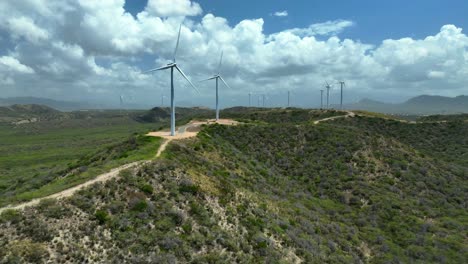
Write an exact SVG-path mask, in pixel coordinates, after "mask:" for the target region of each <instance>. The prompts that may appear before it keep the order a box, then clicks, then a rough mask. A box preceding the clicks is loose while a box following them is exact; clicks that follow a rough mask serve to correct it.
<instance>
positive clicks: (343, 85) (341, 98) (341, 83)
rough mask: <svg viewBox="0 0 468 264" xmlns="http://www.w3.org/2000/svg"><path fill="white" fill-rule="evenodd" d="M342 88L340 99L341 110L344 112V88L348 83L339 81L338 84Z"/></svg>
mask: <svg viewBox="0 0 468 264" xmlns="http://www.w3.org/2000/svg"><path fill="white" fill-rule="evenodd" d="M338 83H339V84H340V86H341V97H340V110H343V88H344V87H345V86H346V82H344V81H339V82H338Z"/></svg>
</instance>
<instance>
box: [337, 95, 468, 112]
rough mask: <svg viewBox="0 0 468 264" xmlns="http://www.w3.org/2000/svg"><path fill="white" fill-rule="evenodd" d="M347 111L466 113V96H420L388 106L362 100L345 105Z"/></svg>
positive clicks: (467, 100) (388, 104)
mask: <svg viewBox="0 0 468 264" xmlns="http://www.w3.org/2000/svg"><path fill="white" fill-rule="evenodd" d="M345 108H347V109H359V110H366V111H372V112H380V113H388V114H409V115H434V114H458V113H468V96H466V95H460V96H457V97H444V96H431V95H421V96H417V97H413V98H411V99H409V100H407V101H406V102H403V103H399V104H390V103H384V102H379V101H375V100H371V99H363V100H361V101H359V102H358V103H355V104H350V105H346V106H345Z"/></svg>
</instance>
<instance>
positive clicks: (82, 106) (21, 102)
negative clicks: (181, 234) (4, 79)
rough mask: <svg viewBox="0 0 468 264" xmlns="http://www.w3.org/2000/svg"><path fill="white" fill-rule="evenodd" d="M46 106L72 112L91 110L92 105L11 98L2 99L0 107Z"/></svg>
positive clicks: (29, 98)
mask: <svg viewBox="0 0 468 264" xmlns="http://www.w3.org/2000/svg"><path fill="white" fill-rule="evenodd" d="M15 104H17V105H45V106H48V107H51V108H55V109H59V110H62V111H72V110H79V109H85V108H89V107H90V105H89V104H87V103H79V102H67V101H58V100H53V99H48V98H38V97H11V98H0V106H9V105H15Z"/></svg>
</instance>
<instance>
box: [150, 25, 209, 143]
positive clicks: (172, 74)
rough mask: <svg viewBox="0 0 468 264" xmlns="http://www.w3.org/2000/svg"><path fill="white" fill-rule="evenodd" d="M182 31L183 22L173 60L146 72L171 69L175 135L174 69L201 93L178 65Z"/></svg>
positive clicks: (172, 124) (173, 133) (172, 132)
mask: <svg viewBox="0 0 468 264" xmlns="http://www.w3.org/2000/svg"><path fill="white" fill-rule="evenodd" d="M181 31H182V24H181V25H180V27H179V35H178V36H177V43H176V47H175V50H174V57H173V59H172V62H170V63H168V64H167V65H166V66H162V67H160V68H156V69H152V70H149V71H147V72H146V73H149V72H155V71H162V70H167V69H171V136H175V102H174V69H176V70H177V71H178V72H179V73H180V74H181V75H182V77H184V79H185V80H187V82H188V83H189V84H190V85H191V86H192V87H193V89H195V91H197V92H198V93H200V92H199V91H198V89H197V87H195V85H194V84H193V83H192V82H191V81H190V80H189V78H188V77H187V75H185V73H184V72H183V71H182V70H181V69H180V68H179V66H177V63H176V55H177V50H178V49H179V41H180V32H181Z"/></svg>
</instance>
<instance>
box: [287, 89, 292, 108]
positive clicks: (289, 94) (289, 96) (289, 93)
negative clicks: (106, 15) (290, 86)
mask: <svg viewBox="0 0 468 264" xmlns="http://www.w3.org/2000/svg"><path fill="white" fill-rule="evenodd" d="M290 98H291V91H288V107H289V105H290V104H289V103H290Z"/></svg>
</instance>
